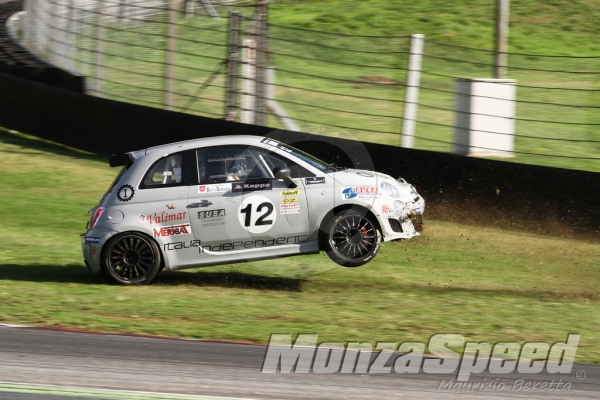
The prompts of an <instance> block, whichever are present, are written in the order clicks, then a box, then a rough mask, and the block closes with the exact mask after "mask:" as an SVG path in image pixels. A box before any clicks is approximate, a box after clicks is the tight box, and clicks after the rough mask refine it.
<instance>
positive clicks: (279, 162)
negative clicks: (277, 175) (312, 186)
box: [255, 149, 315, 178]
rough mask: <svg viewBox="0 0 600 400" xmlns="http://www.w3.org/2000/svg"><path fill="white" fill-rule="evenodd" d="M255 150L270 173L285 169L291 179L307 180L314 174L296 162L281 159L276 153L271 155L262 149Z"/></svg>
mask: <svg viewBox="0 0 600 400" xmlns="http://www.w3.org/2000/svg"><path fill="white" fill-rule="evenodd" d="M255 150H256V153H257V154H258V155H259V158H260V159H262V160H264V161H265V164H267V166H268V167H269V169H270V170H271V172H272V171H273V169H275V168H277V167H287V168H289V169H290V176H291V177H292V178H308V177H313V176H315V174H313V173H312V172H310V171H309V170H307V169H306V168H304V167H303V166H301V165H298V164H297V163H296V162H294V161H292V160H290V159H288V158H286V157H282V156H280V155H279V154H277V153H273V152H270V151H267V150H262V149H255Z"/></svg>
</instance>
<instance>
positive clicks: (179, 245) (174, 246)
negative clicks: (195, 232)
mask: <svg viewBox="0 0 600 400" xmlns="http://www.w3.org/2000/svg"><path fill="white" fill-rule="evenodd" d="M192 247H200V241H199V240H190V241H189V242H175V243H167V244H164V245H163V250H165V251H171V250H181V249H190V248H192Z"/></svg>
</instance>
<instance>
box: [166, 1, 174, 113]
mask: <svg viewBox="0 0 600 400" xmlns="http://www.w3.org/2000/svg"><path fill="white" fill-rule="evenodd" d="M168 7H169V9H168V10H167V12H168V14H169V17H168V18H169V22H168V24H167V51H166V63H165V95H164V109H165V110H172V109H173V98H174V79H173V75H174V69H175V46H176V40H177V38H176V36H177V0H169V3H168Z"/></svg>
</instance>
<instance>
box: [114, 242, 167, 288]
mask: <svg viewBox="0 0 600 400" xmlns="http://www.w3.org/2000/svg"><path fill="white" fill-rule="evenodd" d="M160 264H161V257H160V251H159V249H158V246H157V245H156V243H154V241H153V240H152V239H150V238H149V237H147V236H146V235H143V234H140V233H135V232H130V233H123V234H120V235H117V236H115V237H113V238H112V239H110V240H109V241H108V242H107V243H106V246H105V250H104V251H103V255H102V269H103V270H104V272H105V273H106V274H107V275H108V276H110V278H111V279H112V280H113V281H115V282H117V283H121V284H125V285H142V284H145V283H150V282H151V281H152V279H154V277H155V276H156V274H157V273H158V271H159V268H160Z"/></svg>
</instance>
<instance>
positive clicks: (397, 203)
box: [394, 200, 406, 211]
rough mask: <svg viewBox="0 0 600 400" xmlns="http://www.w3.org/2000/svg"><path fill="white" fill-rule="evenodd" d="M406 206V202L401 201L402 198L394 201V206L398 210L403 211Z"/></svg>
mask: <svg viewBox="0 0 600 400" xmlns="http://www.w3.org/2000/svg"><path fill="white" fill-rule="evenodd" d="M404 207H406V204H404V203H403V202H401V201H400V200H396V201H394V208H395V209H396V210H397V211H402V210H403V209H404Z"/></svg>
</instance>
